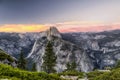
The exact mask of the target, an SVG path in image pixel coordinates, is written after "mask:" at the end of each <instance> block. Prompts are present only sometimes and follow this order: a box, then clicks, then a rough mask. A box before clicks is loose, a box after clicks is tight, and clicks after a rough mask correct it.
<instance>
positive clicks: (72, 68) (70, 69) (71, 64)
mask: <svg viewBox="0 0 120 80" xmlns="http://www.w3.org/2000/svg"><path fill="white" fill-rule="evenodd" d="M66 67H67V69H66V71H72V70H75V69H76V67H77V65H76V63H75V61H73V62H72V63H69V62H68V63H67V64H66Z"/></svg>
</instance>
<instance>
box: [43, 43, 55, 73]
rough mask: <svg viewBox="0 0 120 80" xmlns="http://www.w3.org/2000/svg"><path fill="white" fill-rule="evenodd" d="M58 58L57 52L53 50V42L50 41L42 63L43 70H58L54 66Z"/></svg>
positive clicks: (48, 71) (51, 71) (50, 71)
mask: <svg viewBox="0 0 120 80" xmlns="http://www.w3.org/2000/svg"><path fill="white" fill-rule="evenodd" d="M56 59H57V57H56V56H55V53H54V52H53V46H52V44H51V42H50V41H49V42H48V43H47V46H46V49H45V54H44V56H43V65H42V69H43V71H45V72H47V73H54V72H56V71H55V69H54V66H55V64H56Z"/></svg>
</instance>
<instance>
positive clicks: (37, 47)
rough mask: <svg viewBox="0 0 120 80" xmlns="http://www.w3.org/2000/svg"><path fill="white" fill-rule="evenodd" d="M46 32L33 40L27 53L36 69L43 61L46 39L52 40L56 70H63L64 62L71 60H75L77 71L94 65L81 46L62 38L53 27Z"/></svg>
mask: <svg viewBox="0 0 120 80" xmlns="http://www.w3.org/2000/svg"><path fill="white" fill-rule="evenodd" d="M46 33H47V36H44V37H41V38H39V39H38V40H37V41H36V42H35V44H34V46H33V48H32V51H31V53H30V54H29V55H28V58H31V59H32V60H33V61H34V62H36V64H37V70H38V71H41V66H42V62H43V59H42V57H43V55H44V53H45V46H46V44H47V42H48V41H51V42H52V45H53V49H54V52H55V54H56V56H57V60H56V61H57V63H56V66H55V69H56V70H57V72H61V71H64V70H65V69H66V64H67V63H68V62H70V63H71V62H73V61H75V62H76V64H77V68H76V70H78V71H83V72H87V71H91V70H93V68H94V66H93V64H92V62H91V60H90V58H89V56H88V55H87V54H86V52H85V51H84V50H83V49H82V48H80V47H78V46H76V45H75V44H73V43H70V42H68V41H65V40H63V39H62V37H61V35H60V33H59V32H58V30H57V29H56V28H55V27H52V28H50V29H49V30H47V32H46Z"/></svg>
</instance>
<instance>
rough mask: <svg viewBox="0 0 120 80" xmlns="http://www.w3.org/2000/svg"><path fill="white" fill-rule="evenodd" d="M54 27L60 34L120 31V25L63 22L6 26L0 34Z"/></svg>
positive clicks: (37, 30)
mask: <svg viewBox="0 0 120 80" xmlns="http://www.w3.org/2000/svg"><path fill="white" fill-rule="evenodd" d="M51 26H55V27H56V28H58V30H59V31H60V32H101V31H105V30H116V29H120V24H111V25H107V24H106V25H101V24H96V25H95V24H93V23H85V22H83V23H81V22H80V23H78V22H64V23H56V24H29V25H28V24H6V25H1V26H0V32H22V33H23V32H41V31H45V30H47V29H48V28H49V27H51Z"/></svg>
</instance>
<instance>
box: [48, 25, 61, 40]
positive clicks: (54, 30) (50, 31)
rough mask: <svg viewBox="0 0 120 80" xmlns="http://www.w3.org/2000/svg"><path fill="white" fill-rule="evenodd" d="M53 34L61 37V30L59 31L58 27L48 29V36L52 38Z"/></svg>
mask: <svg viewBox="0 0 120 80" xmlns="http://www.w3.org/2000/svg"><path fill="white" fill-rule="evenodd" d="M53 36H54V37H58V38H61V35H60V32H59V31H58V29H57V28H56V27H50V28H49V29H48V30H47V37H48V39H51V38H52V37H53Z"/></svg>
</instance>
